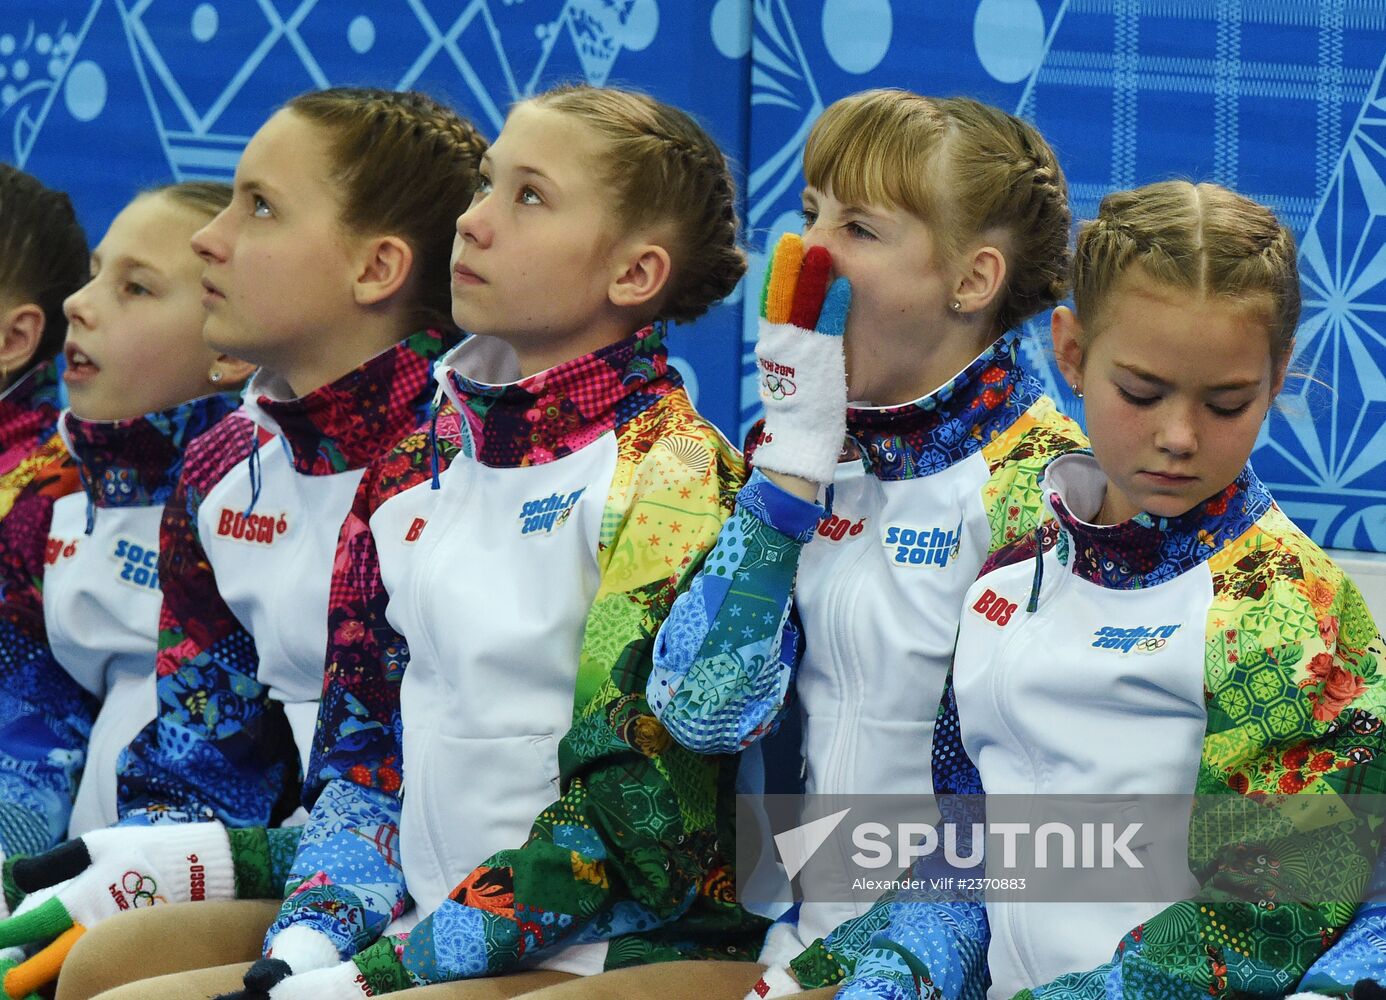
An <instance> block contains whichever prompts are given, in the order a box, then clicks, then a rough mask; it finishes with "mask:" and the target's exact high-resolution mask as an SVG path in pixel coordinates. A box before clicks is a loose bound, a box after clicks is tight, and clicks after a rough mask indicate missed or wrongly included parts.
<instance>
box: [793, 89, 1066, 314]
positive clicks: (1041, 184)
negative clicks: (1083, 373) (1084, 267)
mask: <svg viewBox="0 0 1386 1000" xmlns="http://www.w3.org/2000/svg"><path fill="white" fill-rule="evenodd" d="M804 179H805V180H806V181H807V182H808V183H809V184H810V185H811V186H813V187H815V188H818V189H819V190H823V191H826V190H829V189H831V191H832V193H833V197H835V198H837V199H838V200H840V201H843V202H846V203H848V204H855V205H885V206H893V207H897V208H901V209H904V210H905V211H907V212H909V213H910V214H911V215H914V216H915V217H916V218H918V219H920V220H922V221H923V222H925V223H927V224H928V225H929V227H930V228H931V229H932V231H933V234H934V237H935V239H937V240H938V242H939V244H940V246H941V247H942V249H943V254H944V259H945V260H956V259H957V258H958V256H959V255H960V254H961V253H962V252H963V250H964V249H965V248H966V247H967V246H968V245H969V244H970V243H972V242H973V241H975V240H977V239H979V238H982V237H984V236H985V235H986V234H988V233H990V232H992V231H995V230H999V231H1001V232H1002V233H1004V234H1005V241H1004V242H1005V243H1006V244H1007V245H1006V246H1004V247H1003V248H1002V249H1003V251H1004V252H1005V255H1006V258H1007V259H1006V263H1007V265H1008V266H1007V269H1006V287H1005V289H1004V290H1003V291H1002V292H1001V294H1000V295H999V296H998V298H997V306H996V310H997V312H996V324H997V328H998V329H997V332H998V333H999V332H1000V331H1002V330H1008V329H1010V328H1011V327H1013V326H1017V325H1019V324H1020V323H1021V322H1023V321H1024V320H1026V319H1028V318H1029V317H1031V316H1033V315H1035V314H1036V313H1038V312H1040V311H1041V310H1043V309H1047V308H1049V307H1050V306H1052V305H1054V304H1055V303H1056V302H1058V301H1059V300H1060V299H1062V298H1063V297H1064V293H1065V292H1066V291H1067V288H1068V285H1067V281H1068V264H1069V251H1068V236H1069V227H1070V225H1071V223H1072V217H1071V215H1070V214H1069V210H1068V185H1067V183H1066V182H1065V180H1064V174H1063V170H1062V169H1060V167H1059V162H1058V160H1057V158H1056V157H1055V156H1054V151H1053V150H1052V149H1050V148H1049V144H1048V143H1047V142H1045V141H1044V137H1043V136H1041V135H1040V134H1039V132H1037V131H1036V130H1035V129H1034V127H1033V126H1031V125H1029V124H1027V123H1026V122H1023V121H1021V120H1020V119H1019V118H1016V117H1015V116H1014V115H1009V114H1007V113H1006V112H1004V111H1001V110H1000V109H998V108H993V107H991V106H990V105H987V104H982V103H980V102H978V101H974V100H971V99H970V98H966V97H950V98H934V97H923V96H921V95H919V94H913V93H910V92H909V91H906V90H894V89H884V90H867V91H863V92H861V93H859V94H853V95H852V96H850V97H844V98H843V99H842V100H840V101H836V102H835V103H833V104H832V105H830V106H829V107H828V109H827V110H826V111H824V112H823V114H822V116H821V117H820V118H819V119H818V121H817V122H816V123H815V124H814V126H813V130H812V131H811V132H810V133H809V137H808V143H807V144H806V145H805V147H804Z"/></svg>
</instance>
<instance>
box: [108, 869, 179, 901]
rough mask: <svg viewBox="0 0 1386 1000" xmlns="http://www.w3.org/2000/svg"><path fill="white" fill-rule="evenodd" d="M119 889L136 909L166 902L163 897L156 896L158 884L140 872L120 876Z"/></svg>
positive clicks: (130, 872)
mask: <svg viewBox="0 0 1386 1000" xmlns="http://www.w3.org/2000/svg"><path fill="white" fill-rule="evenodd" d="M120 887H121V888H122V889H124V890H125V891H126V892H127V893H128V894H129V896H130V899H131V901H132V905H133V906H136V907H140V906H153V905H155V904H156V903H167V902H168V900H166V899H165V898H164V897H163V896H160V895H158V891H159V883H158V882H155V881H154V880H153V879H152V878H150V877H149V876H148V875H145V874H143V873H142V872H137V871H128V872H126V873H125V874H124V875H123V876H121V879H120Z"/></svg>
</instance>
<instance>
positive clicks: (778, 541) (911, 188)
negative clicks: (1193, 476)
mask: <svg viewBox="0 0 1386 1000" xmlns="http://www.w3.org/2000/svg"><path fill="white" fill-rule="evenodd" d="M804 177H805V180H806V182H807V183H806V186H805V188H804V191H803V209H804V231H803V235H802V237H800V236H798V235H789V236H786V237H785V238H784V239H783V240H782V241H781V242H780V244H779V246H778V247H777V248H776V250H775V253H774V257H773V260H772V262H771V265H770V268H769V273H768V275H767V279H766V285H765V294H764V298H763V302H762V323H761V327H760V339H759V342H758V344H757V347H756V353H757V358H758V361H759V366H760V376H761V398H762V400H763V401H764V403H765V420H764V422H763V424H761V425H758V426H757V427H756V428H754V429H753V430H752V432H751V434H750V436H749V438H748V439H747V446H746V452H747V456H748V461H749V462H750V463H751V464H752V465H753V466H754V467H755V471H754V472H753V474H752V476H751V478H750V481H749V483H748V485H747V486H746V487H745V488H744V489H743V490H742V491H741V493H740V495H739V497H738V502H737V512H736V515H735V516H734V518H733V519H732V521H730V522H729V523H728V525H727V527H726V528H724V529H723V532H722V536H721V538H720V540H719V542H718V546H717V549H716V550H715V551H714V554H713V556H712V557H711V558H710V559H709V561H708V564H707V568H706V569H704V571H703V572H702V573H700V574H699V576H698V577H697V578H696V579H695V580H694V582H693V584H692V586H691V588H690V590H689V591H688V593H686V594H685V595H683V596H682V597H680V599H679V601H678V603H677V604H676V605H675V607H674V609H673V611H672V613H671V614H670V617H669V620H668V622H667V623H666V624H665V626H664V629H663V631H662V632H661V634H660V640H659V645H658V646H657V648H656V654H655V667H654V671H653V673H652V675H651V679H650V683H649V687H648V697H649V700H650V703H651V705H652V706H653V707H654V709H655V711H656V713H657V714H658V715H659V717H660V719H661V721H662V722H664V724H665V725H666V726H667V728H668V729H669V731H670V733H671V734H672V735H673V736H674V738H675V739H677V740H679V741H680V742H681V743H683V744H684V745H685V746H688V747H690V748H692V749H694V750H697V751H699V752H701V753H707V754H731V753H737V752H738V751H743V750H744V751H746V756H747V757H748V758H755V757H758V756H759V754H760V747H759V745H758V743H759V741H760V740H761V739H762V738H763V737H765V736H766V735H767V734H769V733H771V732H772V731H773V730H775V729H776V727H777V726H778V724H779V722H780V720H781V716H782V715H783V713H785V712H786V711H787V710H788V711H794V712H799V713H801V720H802V725H803V739H802V747H801V754H802V757H803V762H804V769H805V774H806V784H807V791H808V792H810V793H815V794H838V793H842V794H852V793H865V794H869V793H900V794H908V793H918V794H927V793H928V792H929V791H930V783H929V779H928V770H927V768H926V767H925V766H924V762H925V761H927V759H928V756H927V755H928V752H929V747H930V743H931V741H932V738H933V720H934V716H935V714H936V710H937V707H938V702H939V696H940V694H941V692H942V690H943V686H944V679H945V676H946V674H947V671H948V666H949V663H950V662H951V659H952V653H953V640H954V635H955V633H956V631H957V624H958V619H959V617H960V616H961V614H962V606H963V605H962V599H963V593H964V591H965V590H966V589H967V587H968V586H969V585H970V584H971V583H972V581H973V580H974V579H975V578H976V575H977V571H978V570H979V569H980V568H981V565H982V560H983V559H984V558H985V556H986V554H987V552H988V551H990V550H991V549H993V548H995V547H996V546H998V545H1000V544H1002V543H1004V542H1006V541H1009V540H1012V539H1015V538H1017V537H1021V536H1023V535H1026V534H1028V533H1029V532H1030V531H1031V530H1032V528H1033V526H1034V523H1035V520H1036V518H1037V516H1038V503H1037V494H1036V492H1035V482H1036V479H1037V478H1038V475H1039V471H1040V469H1041V468H1042V467H1043V465H1044V462H1045V461H1046V460H1047V459H1048V458H1049V457H1051V456H1053V455H1055V454H1058V453H1061V452H1065V451H1068V450H1071V449H1073V448H1075V447H1078V446H1080V445H1081V444H1082V443H1083V440H1084V439H1083V437H1082V434H1081V433H1080V431H1079V430H1078V428H1077V426H1076V425H1075V424H1074V423H1073V422H1072V421H1070V420H1068V419H1067V418H1065V417H1063V416H1062V415H1060V414H1059V413H1058V411H1057V410H1056V408H1055V406H1054V404H1053V402H1052V401H1051V400H1050V399H1049V398H1048V397H1046V396H1045V395H1044V394H1043V392H1042V390H1041V388H1040V386H1039V384H1038V383H1037V382H1036V381H1035V379H1033V378H1032V377H1031V376H1030V374H1029V373H1028V372H1027V371H1026V370H1025V367H1024V365H1023V364H1022V362H1021V360H1020V356H1019V343H1020V331H1019V330H1018V328H1017V327H1018V325H1019V324H1020V323H1021V322H1022V321H1024V320H1025V319H1026V318H1028V317H1030V316H1033V315H1034V314H1036V313H1038V312H1040V311H1041V310H1043V309H1046V308H1048V307H1050V306H1052V305H1053V304H1054V303H1055V302H1057V301H1058V300H1059V299H1060V298H1061V297H1062V296H1063V294H1064V292H1065V289H1066V287H1067V278H1068V260H1069V253H1068V237H1069V220H1070V216H1069V210H1068V201H1067V188H1066V185H1065V181H1064V176H1063V172H1062V170H1061V169H1060V167H1059V164H1058V162H1057V160H1056V159H1055V156H1054V153H1053V151H1052V150H1051V149H1050V148H1049V146H1048V144H1047V143H1046V142H1045V141H1044V139H1043V137H1041V136H1040V135H1039V133H1038V132H1036V131H1035V129H1034V128H1032V127H1031V126H1030V125H1028V124H1026V123H1025V122H1023V121H1020V120H1019V119H1017V118H1015V117H1014V116H1012V115H1009V114H1006V113H1005V112H1003V111H1000V110H998V109H996V108H993V107H990V106H988V105H985V104H981V103H979V102H977V101H973V100H969V99H967V98H947V99H940V98H933V97H924V96H920V95H918V94H912V93H909V92H906V91H901V90H873V91H867V92H864V93H860V94H855V95H852V96H851V97H847V98H843V99H842V100H840V101H838V102H836V103H835V104H833V105H831V106H830V107H829V108H828V109H827V110H826V111H825V112H824V113H823V116H822V117H821V118H820V119H819V120H818V121H817V122H816V123H815V125H814V127H813V130H812V132H811V133H810V135H809V138H808V142H807V145H806V147H805V150H804ZM748 748H749V749H748ZM911 762H916V765H917V766H911ZM743 766H745V767H746V768H747V771H748V773H752V772H753V770H754V769H755V764H754V763H753V762H751V761H748V762H747V764H745V765H743ZM842 874H843V873H842V872H826V871H825V870H822V869H820V871H819V874H818V875H815V874H814V873H813V872H812V871H809V872H805V873H804V875H803V876H801V887H802V899H803V902H802V904H801V905H799V906H796V907H794V908H793V909H790V910H789V911H788V912H787V913H784V915H783V916H781V917H780V919H779V920H778V921H777V922H776V923H775V925H774V926H773V927H772V929H771V930H770V933H769V935H768V936H767V939H766V943H765V945H764V948H763V950H762V954H761V962H762V963H763V966H762V968H761V969H758V970H754V971H747V972H740V973H739V977H740V978H739V979H736V978H735V977H733V976H731V975H730V974H729V975H728V978H727V981H726V982H725V983H723V984H721V985H720V986H719V988H718V990H716V991H714V993H713V995H714V996H726V997H736V998H739V997H741V996H742V995H743V994H746V993H747V990H748V989H752V987H754V989H753V990H752V995H755V996H764V995H766V994H769V993H775V992H780V991H784V992H798V991H799V990H800V988H801V987H802V986H820V985H824V984H826V983H830V982H833V981H834V979H835V977H834V975H830V974H829V973H828V972H826V971H824V970H820V969H816V968H815V969H812V970H803V971H801V972H799V973H792V972H790V971H788V970H787V969H786V966H787V965H788V963H789V962H790V960H791V959H794V958H795V957H796V956H797V955H799V953H800V952H802V951H803V950H804V949H805V947H806V946H808V945H810V944H811V943H813V942H814V941H815V940H817V939H820V938H822V937H824V936H826V935H828V934H829V933H830V932H832V931H833V929H834V928H835V927H837V926H838V925H839V924H841V923H842V922H843V921H845V920H848V919H849V918H852V917H855V916H859V915H861V914H862V913H864V912H865V911H866V910H867V908H868V907H870V905H871V904H872V903H873V902H874V900H875V897H876V895H877V894H876V893H874V892H863V893H861V894H860V898H859V899H855V900H853V899H845V900H844V899H842V896H841V893H842V889H843V886H851V885H852V878H851V877H850V875H848V876H847V877H846V878H845V881H843V880H842V879H841V878H840V876H841V875H842ZM815 878H817V879H818V880H819V881H817V882H814V881H813V880H814V879H815ZM805 879H807V880H808V881H807V882H806V881H803V880H805ZM810 883H811V884H810ZM829 886H831V888H827V887H829ZM820 889H822V890H824V891H819V890H820ZM828 892H834V893H837V895H836V896H830V895H828V894H827V893H828ZM787 893H788V886H784V887H782V894H780V893H775V892H771V891H768V890H767V892H766V895H767V896H769V897H771V898H772V899H778V900H779V901H780V903H779V907H778V909H779V910H784V908H785V906H786V905H787V904H788V902H789V897H788V895H787ZM834 898H836V899H838V900H839V901H838V902H832V901H830V900H832V899H834ZM758 905H759V906H762V907H767V906H768V905H769V901H768V900H764V901H759V903H758ZM762 973H763V978H762V979H761V981H759V982H757V977H758V976H760V975H761V974H762ZM835 974H836V978H840V975H841V972H840V971H837V970H835ZM685 975H691V973H685ZM796 976H797V978H796Z"/></svg>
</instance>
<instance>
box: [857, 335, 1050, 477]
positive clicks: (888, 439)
mask: <svg viewBox="0 0 1386 1000" xmlns="http://www.w3.org/2000/svg"><path fill="white" fill-rule="evenodd" d="M1019 349H1020V334H1019V332H1018V331H1010V332H1008V333H1006V334H1005V335H1003V336H1002V337H1001V338H1000V339H998V340H997V341H996V342H995V343H993V344H992V345H991V346H990V347H988V348H987V349H986V350H985V351H983V352H982V353H981V354H980V355H979V356H978V357H977V358H976V359H974V360H973V361H972V362H971V363H970V364H968V366H967V367H966V368H964V369H963V370H962V371H960V372H959V373H958V374H957V375H955V376H953V377H952V378H951V379H949V380H948V381H947V382H945V383H944V384H943V385H941V386H939V387H938V388H937V389H935V390H934V391H933V392H931V393H929V394H928V395H927V396H921V397H920V398H919V399H916V400H913V401H911V402H908V403H901V404H898V405H895V406H884V407H866V406H849V407H848V408H847V435H848V437H849V438H851V439H852V441H853V442H854V443H855V444H856V446H857V449H858V451H859V452H860V453H861V455H862V458H863V460H864V461H865V462H866V464H867V465H868V466H869V467H870V468H871V471H872V473H873V474H874V475H875V476H876V477H877V478H878V479H884V480H895V479H916V478H919V477H921V476H927V475H931V474H933V473H935V472H940V471H942V470H943V469H946V468H948V467H949V466H951V465H955V464H956V463H958V462H961V461H962V460H963V459H965V458H968V457H969V456H971V455H972V454H973V453H974V452H977V451H979V450H981V449H982V447H983V446H985V445H986V443H987V442H988V441H990V440H991V439H992V437H994V436H995V435H996V434H999V433H1000V432H1002V431H1004V430H1005V429H1006V428H1007V427H1009V426H1010V425H1011V424H1012V423H1013V422H1014V421H1015V420H1016V418H1018V417H1019V416H1020V415H1021V414H1022V413H1024V412H1025V411H1026V410H1027V409H1029V408H1030V407H1031V406H1032V405H1034V403H1035V401H1036V400H1038V399H1039V398H1040V395H1041V394H1042V389H1041V388H1040V385H1039V383H1038V382H1036V381H1035V379H1033V378H1032V377H1031V376H1030V375H1029V374H1028V373H1027V372H1026V370H1025V368H1024V367H1023V366H1022V365H1021V363H1020V360H1019V356H1018V355H1019Z"/></svg>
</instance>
